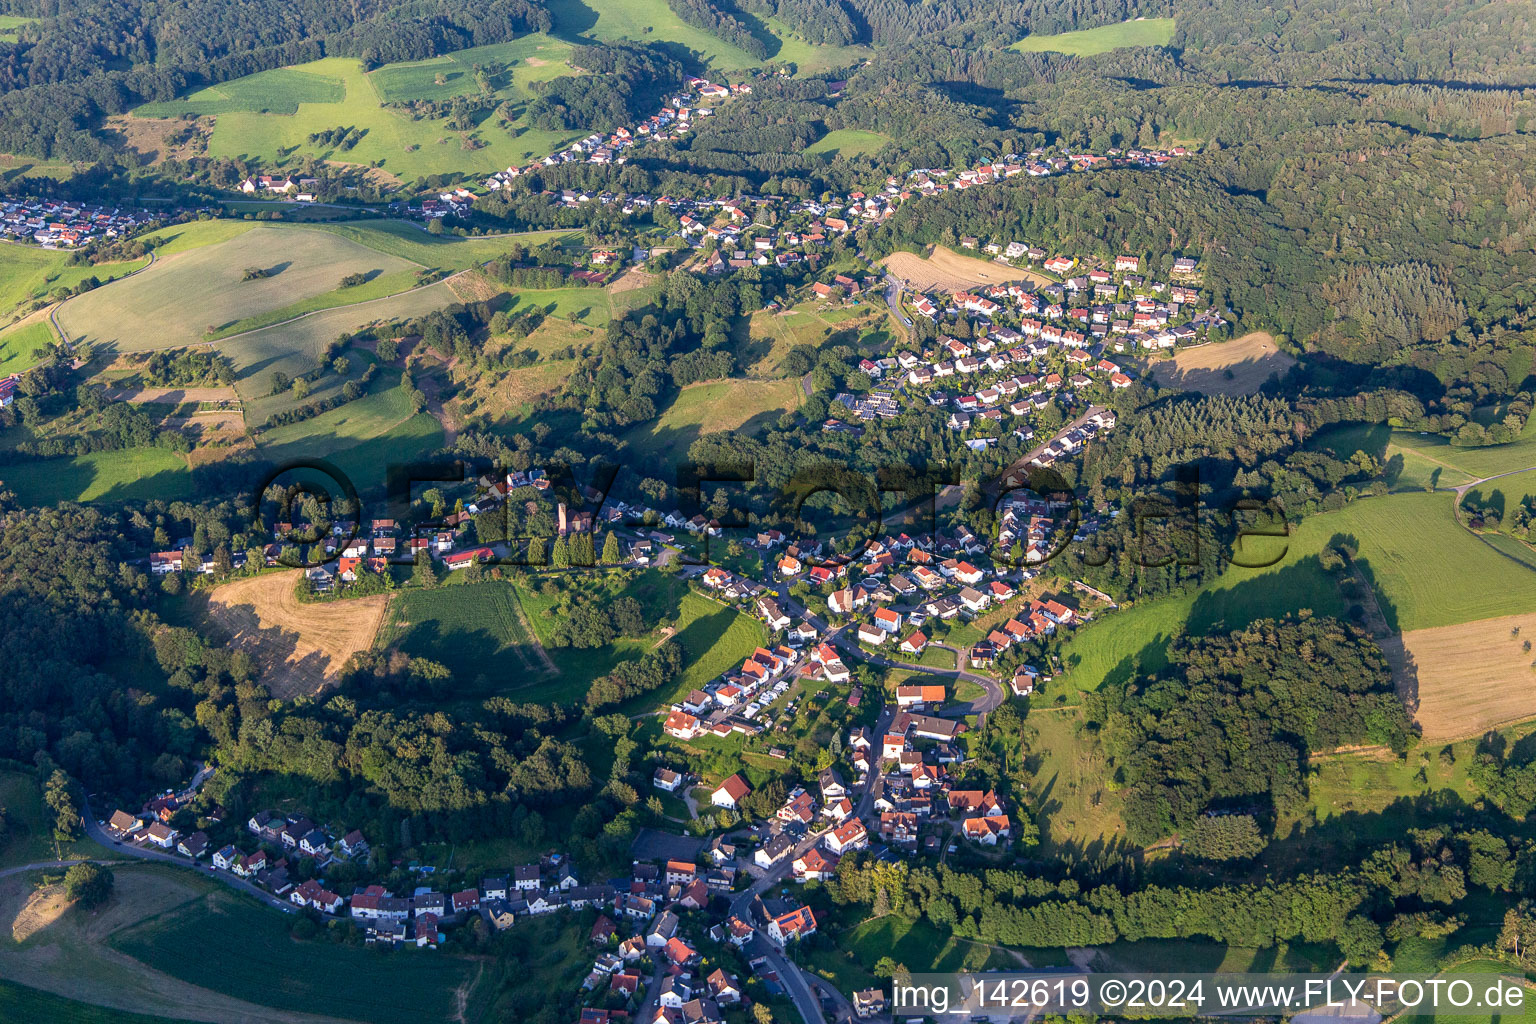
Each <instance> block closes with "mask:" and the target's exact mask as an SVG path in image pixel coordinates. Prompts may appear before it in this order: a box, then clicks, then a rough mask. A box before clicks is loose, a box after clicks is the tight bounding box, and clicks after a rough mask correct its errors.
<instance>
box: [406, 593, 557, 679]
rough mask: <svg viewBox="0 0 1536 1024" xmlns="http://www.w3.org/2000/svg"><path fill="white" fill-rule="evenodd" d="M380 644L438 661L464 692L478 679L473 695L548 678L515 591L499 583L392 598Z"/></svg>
mask: <svg viewBox="0 0 1536 1024" xmlns="http://www.w3.org/2000/svg"><path fill="white" fill-rule="evenodd" d="M380 643H382V644H383V645H385V646H391V645H394V646H398V647H399V648H400V650H402V651H404V652H405V653H406V654H409V655H411V656H412V657H417V658H431V659H433V660H434V661H439V662H441V663H442V664H444V665H446V666H447V667H448V669H449V670H450V671H452V672H453V675H454V678H455V680H456V681H457V682H458V683H459V684H460V685H461V686H464V687H469V686H471V685H472V684H473V683H474V682H475V680H477V679H479V678H482V677H483V678H484V680H485V685H484V686H482V687H477V688H476V689H475V692H476V693H483V692H492V691H496V690H501V689H503V688H506V689H507V690H508V691H509V692H512V691H515V689H516V687H515V686H511V687H508V686H506V684H507V683H511V682H513V681H517V682H520V683H533V682H537V681H539V680H541V679H543V678H544V677H546V676H548V675H549V674H550V666H549V663H548V661H547V660H546V659H545V657H544V653H543V650H542V648H540V647H539V643H538V641H537V640H536V639H534V637H533V635H532V633H531V632H530V631H529V629H528V626H527V624H526V620H525V619H524V617H523V611H522V608H521V606H520V605H519V604H518V600H517V589H516V588H515V587H514V586H513V585H512V584H511V583H508V582H504V581H499V580H489V581H486V582H484V583H473V584H466V585H461V586H448V587H440V588H438V589H437V590H406V591H403V592H401V593H400V594H397V595H396V596H395V598H394V599H393V600H392V601H391V602H390V606H389V618H388V620H386V623H385V626H384V630H383V633H382V634H381V637H380ZM464 695H467V694H464Z"/></svg>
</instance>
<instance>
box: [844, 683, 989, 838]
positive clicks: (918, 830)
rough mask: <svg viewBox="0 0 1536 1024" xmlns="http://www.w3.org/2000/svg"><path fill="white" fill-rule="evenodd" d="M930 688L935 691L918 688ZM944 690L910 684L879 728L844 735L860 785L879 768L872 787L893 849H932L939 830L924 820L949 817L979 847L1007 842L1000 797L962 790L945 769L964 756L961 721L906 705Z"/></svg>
mask: <svg viewBox="0 0 1536 1024" xmlns="http://www.w3.org/2000/svg"><path fill="white" fill-rule="evenodd" d="M927 690H932V691H933V692H920V691H927ZM942 690H943V687H941V686H940V687H932V686H913V687H911V688H909V689H908V690H907V692H905V693H902V694H899V695H898V701H900V702H902V703H903V706H904V709H903V710H901V711H899V712H898V713H897V714H896V717H895V718H894V719H893V720H892V722H891V725H890V727H889V729H888V730H887V731H886V733H885V734H884V735H882V736H880V737H873V736H871V735H870V734H869V731H868V730H867V729H864V728H863V727H860V728H858V729H855V730H854V731H853V733H852V734H851V735H850V736H849V738H848V744H847V749H848V757H849V761H850V763H851V764H852V765H853V767H854V769H855V770H856V771H858V772H859V773H860V784H861V785H862V784H863V783H864V782H865V776H867V775H868V774H869V772H870V771H872V770H874V771H877V772H878V774H877V775H876V777H875V778H874V779H873V782H872V784H871V793H872V795H873V798H874V813H876V814H878V815H879V825H878V827H879V836H880V839H881V841H882V842H884V843H886V844H887V845H889V846H892V847H896V848H898V849H905V850H908V851H915V850H916V849H918V848H919V846H920V845H921V846H923V847H924V848H926V849H928V850H930V851H936V850H937V847H938V844H939V842H940V839H939V837H938V835H937V834H936V833H937V832H938V831H941V830H936V829H928V826H929V825H930V824H936V823H938V822H947V823H948V824H949V825H952V826H954V827H955V828H956V829H957V831H958V834H959V835H961V836H962V837H964V838H965V839H968V840H971V841H972V842H975V843H977V844H979V845H981V846H996V845H998V843H999V842H1004V843H1006V842H1007V841H1008V840H1009V839H1011V838H1012V834H1013V832H1012V824H1011V821H1010V819H1009V817H1008V813H1007V807H1006V805H1005V803H1004V802H1003V800H1002V798H1001V797H999V796H998V795H997V793H996V792H994V791H993V790H990V789H988V790H980V789H960V788H958V787H957V786H956V785H955V783H954V780H953V779H952V778H951V776H950V771H951V766H952V765H955V764H957V763H958V762H959V761H960V759H961V755H960V752H959V749H958V743H957V740H958V737H959V735H960V734H961V733H962V732H964V731H965V724H964V723H963V722H959V721H955V720H953V719H948V718H939V717H936V716H933V715H927V714H923V713H921V712H918V711H915V710H906V709H905V708H913V707H923V706H925V705H932V704H934V703H936V702H937V701H938V700H940V699H942ZM877 743H878V746H877V745H876V744H877ZM925 830H927V831H928V833H929V834H928V835H927V836H924V835H923V833H924V831H925Z"/></svg>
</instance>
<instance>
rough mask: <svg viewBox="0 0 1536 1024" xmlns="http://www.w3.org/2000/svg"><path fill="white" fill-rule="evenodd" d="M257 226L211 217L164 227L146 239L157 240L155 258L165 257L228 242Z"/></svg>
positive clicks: (240, 221)
mask: <svg viewBox="0 0 1536 1024" xmlns="http://www.w3.org/2000/svg"><path fill="white" fill-rule="evenodd" d="M256 227H257V225H256V222H254V221H249V220H227V219H218V218H213V217H210V218H209V219H207V220H194V221H188V222H187V223H185V224H176V225H173V226H171V227H168V228H164V229H162V230H160V231H156V232H155V233H154V234H152V235H148V236H146V241H152V242H155V243H156V244H155V246H154V249H155V258H156V259H164V258H165V257H167V256H175V255H176V254H177V253H180V252H190V251H191V250H193V249H201V248H202V247H203V246H205V245H217V244H218V243H220V242H227V241H229V240H230V239H231V238H234V237H235V236H237V235H243V234H245V233H246V232H247V231H254V230H255V229H256Z"/></svg>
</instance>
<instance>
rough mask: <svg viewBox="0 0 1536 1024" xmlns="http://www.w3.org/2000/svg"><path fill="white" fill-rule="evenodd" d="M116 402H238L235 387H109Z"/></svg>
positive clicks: (109, 392)
mask: <svg viewBox="0 0 1536 1024" xmlns="http://www.w3.org/2000/svg"><path fill="white" fill-rule="evenodd" d="M107 397H108V398H110V399H112V401H114V402H167V403H175V404H176V405H180V404H181V403H183V402H238V401H240V396H239V395H236V394H235V389H234V388H108V389H107Z"/></svg>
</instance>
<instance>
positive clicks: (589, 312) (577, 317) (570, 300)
mask: <svg viewBox="0 0 1536 1024" xmlns="http://www.w3.org/2000/svg"><path fill="white" fill-rule="evenodd" d="M533 308H538V309H542V310H543V311H544V312H546V313H548V314H549V315H550V316H557V317H560V318H561V319H562V320H574V321H576V322H578V323H583V324H588V325H590V326H592V327H607V326H608V321H609V320H611V319H612V318H613V305H612V303H610V302H609V300H608V292H607V291H606V290H604V289H602V288H588V287H576V288H525V289H522V290H518V291H514V292H513V293H512V305H511V306H510V307H509V308H508V312H512V313H521V312H523V311H524V310H528V309H533Z"/></svg>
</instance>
